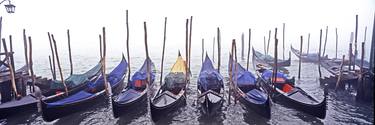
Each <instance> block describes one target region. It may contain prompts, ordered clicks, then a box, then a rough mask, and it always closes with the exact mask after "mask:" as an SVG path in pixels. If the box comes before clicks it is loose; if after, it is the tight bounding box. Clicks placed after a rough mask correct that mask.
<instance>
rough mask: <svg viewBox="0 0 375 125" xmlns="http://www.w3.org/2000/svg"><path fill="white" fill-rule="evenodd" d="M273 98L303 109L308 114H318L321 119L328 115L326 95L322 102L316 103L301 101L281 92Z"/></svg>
mask: <svg viewBox="0 0 375 125" xmlns="http://www.w3.org/2000/svg"><path fill="white" fill-rule="evenodd" d="M273 100H275V101H276V102H280V103H281V104H284V105H286V106H290V107H293V108H295V109H298V110H300V111H303V112H305V113H307V114H310V115H313V116H316V117H318V118H321V119H324V118H325V116H326V111H327V98H326V97H324V99H323V101H322V102H321V103H318V104H315V105H312V104H307V103H302V102H299V101H297V100H294V99H291V98H289V97H288V96H285V95H284V94H281V95H280V96H278V97H277V98H273Z"/></svg>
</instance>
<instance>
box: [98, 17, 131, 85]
mask: <svg viewBox="0 0 375 125" xmlns="http://www.w3.org/2000/svg"><path fill="white" fill-rule="evenodd" d="M128 19H129V18H128V10H126V55H127V57H128V85H129V83H130V74H131V68H130V50H129V21H128ZM99 37H100V36H99ZM100 45H101V44H100ZM100 49H101V48H100Z"/></svg>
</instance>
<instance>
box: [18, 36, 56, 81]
mask: <svg viewBox="0 0 375 125" xmlns="http://www.w3.org/2000/svg"><path fill="white" fill-rule="evenodd" d="M47 34H48V40H49V46H50V48H51V55H52V68H53V72H52V79H53V80H56V66H55V52H54V51H56V50H54V49H53V44H52V42H53V41H52V39H51V34H50V33H49V32H47ZM23 38H24V42H25V43H26V41H27V40H26V34H25V33H24V35H23ZM25 54H26V53H25ZM26 55H27V54H26Z"/></svg>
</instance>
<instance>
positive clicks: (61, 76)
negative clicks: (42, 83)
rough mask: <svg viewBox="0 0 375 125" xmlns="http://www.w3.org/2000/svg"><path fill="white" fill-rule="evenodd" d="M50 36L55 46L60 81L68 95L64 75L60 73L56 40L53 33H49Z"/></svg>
mask: <svg viewBox="0 0 375 125" xmlns="http://www.w3.org/2000/svg"><path fill="white" fill-rule="evenodd" d="M51 37H52V41H53V45H54V48H55V49H54V50H55V55H56V61H57V67H58V68H59V72H60V79H61V83H62V84H63V85H64V88H65V95H66V96H68V95H69V94H68V87H67V86H66V84H65V80H64V76H63V73H62V68H61V65H60V59H59V53H58V51H57V45H56V40H55V37H54V36H53V34H51Z"/></svg>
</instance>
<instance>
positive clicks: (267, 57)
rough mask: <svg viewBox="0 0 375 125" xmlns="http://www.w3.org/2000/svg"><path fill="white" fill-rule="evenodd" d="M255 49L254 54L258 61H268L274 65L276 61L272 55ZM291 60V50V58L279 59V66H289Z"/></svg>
mask: <svg viewBox="0 0 375 125" xmlns="http://www.w3.org/2000/svg"><path fill="white" fill-rule="evenodd" d="M252 49H253V56H254V57H256V58H255V59H257V60H258V61H260V62H262V63H266V64H268V65H271V66H272V65H273V63H274V60H275V59H274V58H273V57H272V56H270V55H264V54H262V53H260V52H258V51H256V50H255V49H254V48H252ZM290 62H291V58H290V52H289V58H288V60H279V59H278V61H277V66H280V67H287V66H290Z"/></svg>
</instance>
